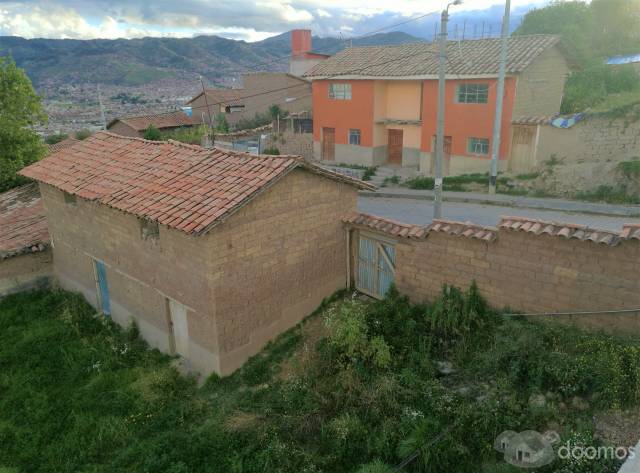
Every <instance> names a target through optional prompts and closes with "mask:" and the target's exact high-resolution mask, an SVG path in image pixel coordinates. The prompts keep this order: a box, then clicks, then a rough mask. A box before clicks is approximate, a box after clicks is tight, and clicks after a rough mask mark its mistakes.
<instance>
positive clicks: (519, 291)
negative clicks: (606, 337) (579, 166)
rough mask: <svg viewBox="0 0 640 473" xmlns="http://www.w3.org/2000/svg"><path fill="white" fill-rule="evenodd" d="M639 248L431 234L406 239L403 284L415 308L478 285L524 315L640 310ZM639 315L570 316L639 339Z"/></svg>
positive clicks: (521, 236)
mask: <svg viewBox="0 0 640 473" xmlns="http://www.w3.org/2000/svg"><path fill="white" fill-rule="evenodd" d="M638 261H640V242H639V241H637V240H629V241H623V242H621V243H620V244H619V245H617V246H615V247H611V246H606V245H601V244H596V243H592V242H585V241H579V240H567V239H565V238H563V237H558V236H549V235H533V234H529V233H524V232H511V231H508V230H500V231H498V237H497V239H496V240H495V241H493V242H483V241H479V240H473V239H469V238H464V237H458V236H454V235H449V234H445V233H438V232H431V233H430V234H429V235H428V237H427V238H426V239H423V240H409V239H404V238H402V239H399V240H398V242H397V244H396V268H397V269H396V284H397V286H398V289H399V290H400V292H402V293H404V294H407V295H408V296H409V297H410V298H411V299H412V300H413V301H415V302H424V301H433V300H434V299H435V298H436V297H437V295H438V293H439V292H440V290H441V288H442V285H443V284H452V285H455V286H458V287H461V288H467V287H469V285H470V284H471V283H472V281H474V280H475V281H476V283H477V284H478V287H479V289H480V292H481V294H482V295H483V296H484V297H486V299H487V300H488V302H489V303H490V304H491V305H492V306H493V307H495V308H498V309H501V308H505V307H509V308H511V309H513V310H518V311H525V312H557V311H572V310H573V311H583V310H612V309H627V308H639V307H640V278H638ZM638 315H640V314H632V315H619V316H616V315H609V314H607V315H602V316H594V315H589V316H582V317H578V316H572V317H565V319H571V320H572V321H573V322H575V323H577V324H580V325H582V326H586V327H596V328H604V329H609V330H618V331H622V332H626V333H629V332H632V333H636V334H638V333H640V317H638Z"/></svg>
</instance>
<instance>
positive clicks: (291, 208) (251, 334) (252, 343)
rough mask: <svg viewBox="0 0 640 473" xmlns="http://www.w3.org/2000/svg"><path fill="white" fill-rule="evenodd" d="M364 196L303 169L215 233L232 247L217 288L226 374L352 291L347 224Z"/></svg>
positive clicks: (218, 241) (218, 244) (220, 245)
mask: <svg viewBox="0 0 640 473" xmlns="http://www.w3.org/2000/svg"><path fill="white" fill-rule="evenodd" d="M356 204H357V189H355V188H354V187H351V186H348V185H344V184H340V183H338V182H336V181H332V180H329V179H325V178H321V177H319V176H316V175H314V174H311V173H308V172H305V171H302V170H295V171H293V172H292V173H291V174H290V175H289V176H288V177H286V178H285V179H283V181H281V183H280V184H278V185H276V186H274V187H273V188H271V189H270V190H268V191H267V192H266V193H265V194H263V195H262V196H261V197H259V198H257V199H256V200H254V201H253V202H252V203H251V204H250V205H248V206H247V207H245V208H243V209H242V210H240V211H239V212H238V213H237V214H236V215H235V216H234V217H233V218H232V219H229V220H228V221H227V222H226V223H224V224H222V225H221V226H220V227H219V229H218V231H216V232H214V233H213V236H214V239H215V241H216V244H215V245H213V246H210V247H209V248H210V251H211V252H212V257H215V254H216V253H217V251H218V250H217V248H228V249H229V251H228V252H227V257H226V258H225V259H224V260H222V261H219V263H220V266H219V273H218V275H217V277H216V279H215V281H213V283H214V284H213V288H212V289H213V292H214V294H215V316H216V320H217V326H218V333H219V340H220V363H221V366H222V372H223V374H227V373H230V372H231V371H233V370H234V369H236V368H237V367H239V366H240V365H241V364H242V363H243V362H244V361H245V360H246V359H247V358H248V357H249V356H251V355H254V354H256V353H257V352H258V351H259V350H260V349H261V348H262V347H263V346H264V344H266V343H267V342H268V341H269V340H271V339H273V338H274V337H275V336H277V335H278V334H279V333H281V332H283V331H284V330H286V329H288V328H290V327H292V326H293V325H295V324H296V323H297V322H299V321H300V320H301V319H302V318H304V317H305V316H306V315H308V314H309V313H311V312H312V311H313V310H314V309H315V308H316V307H317V306H318V305H319V304H320V302H321V301H322V299H323V298H324V297H327V296H328V295H330V294H331V293H332V292H334V291H336V290H337V289H340V288H343V287H345V285H346V257H345V255H346V235H345V230H344V227H343V226H342V223H341V218H342V217H344V216H345V215H347V214H348V213H350V212H352V211H354V210H355V209H356Z"/></svg>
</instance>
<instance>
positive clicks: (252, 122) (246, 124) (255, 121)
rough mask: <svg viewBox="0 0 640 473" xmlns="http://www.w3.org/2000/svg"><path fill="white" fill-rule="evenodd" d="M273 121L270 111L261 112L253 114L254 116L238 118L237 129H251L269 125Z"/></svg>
mask: <svg viewBox="0 0 640 473" xmlns="http://www.w3.org/2000/svg"><path fill="white" fill-rule="evenodd" d="M269 123H271V116H270V115H269V114H268V113H259V112H256V114H255V115H254V116H253V118H242V119H240V120H238V122H237V123H236V126H235V127H234V129H235V130H251V129H253V128H258V127H260V126H264V125H268V124H269Z"/></svg>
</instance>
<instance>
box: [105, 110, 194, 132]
mask: <svg viewBox="0 0 640 473" xmlns="http://www.w3.org/2000/svg"><path fill="white" fill-rule="evenodd" d="M119 121H120V122H122V123H125V124H127V125H129V126H130V127H131V128H133V129H134V130H136V131H144V130H146V129H147V128H149V125H153V126H155V127H156V128H158V129H159V130H162V129H163V128H178V127H181V126H193V125H198V124H199V122H198V121H197V120H195V119H194V118H192V117H190V116H188V115H186V114H185V113H184V112H182V111H176V112H169V113H158V114H156V115H139V116H137V117H123V118H116V119H114V120H111V121H110V122H109V124H108V125H107V129H109V128H111V127H112V126H113V125H115V124H116V123H117V122H119Z"/></svg>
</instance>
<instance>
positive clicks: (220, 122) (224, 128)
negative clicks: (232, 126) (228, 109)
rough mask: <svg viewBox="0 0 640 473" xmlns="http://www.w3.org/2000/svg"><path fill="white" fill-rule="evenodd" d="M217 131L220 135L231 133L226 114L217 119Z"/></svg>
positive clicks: (221, 114) (219, 115)
mask: <svg viewBox="0 0 640 473" xmlns="http://www.w3.org/2000/svg"><path fill="white" fill-rule="evenodd" d="M216 131H217V132H218V133H229V122H228V121H227V116H226V115H225V114H224V113H220V114H218V116H217V117H216Z"/></svg>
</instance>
